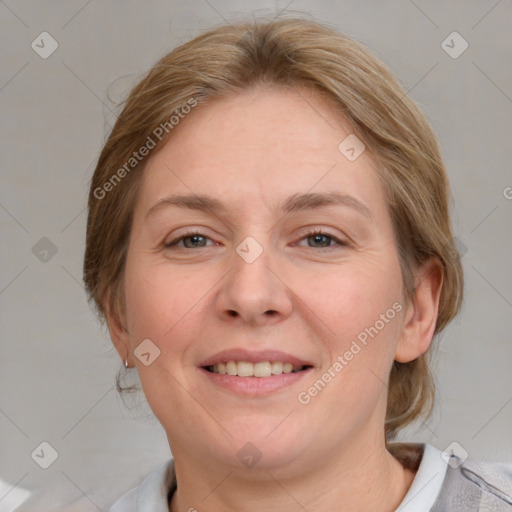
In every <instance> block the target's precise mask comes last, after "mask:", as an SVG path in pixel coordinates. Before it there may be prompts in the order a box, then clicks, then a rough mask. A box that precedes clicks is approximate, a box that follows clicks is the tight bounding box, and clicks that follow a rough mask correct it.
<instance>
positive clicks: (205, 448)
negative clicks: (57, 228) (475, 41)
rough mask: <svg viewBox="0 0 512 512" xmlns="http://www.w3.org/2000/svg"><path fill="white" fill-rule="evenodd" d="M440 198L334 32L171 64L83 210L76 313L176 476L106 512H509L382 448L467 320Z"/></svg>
mask: <svg viewBox="0 0 512 512" xmlns="http://www.w3.org/2000/svg"><path fill="white" fill-rule="evenodd" d="M448 198H449V188H448V183H447V179H446V174H445V169H444V166H443V162H442V160H441V157H440V153H439V150H438V146H437V143H436V140H435V137H434V135H433V133H432V130H431V128H430V127H429V125H428V123H427V121H426V120H425V118H424V116H423V115H422V114H421V112H420V111H419V109H418V108H417V107H416V105H415V104H414V103H413V102H412V101H411V100H410V99H409V98H408V97H407V95H406V93H405V91H404V90H403V88H402V87H401V86H400V85H399V84H398V83H397V81H396V79H395V78H394V77H393V76H392V75H391V74H390V72H389V71H388V70H387V69H386V68H385V67H384V66H383V64H381V63H380V62H379V61H378V60H377V59H376V58H375V57H373V56H372V55H371V54H370V53H369V52H368V51H367V50H365V49H364V48H362V47H361V46H360V45H358V44H356V43H355V42H353V41H352V40H350V39H349V38H347V37H344V36H342V35H340V34H338V33H337V32H335V31H333V30H331V29H330V28H328V27H326V26H322V25H320V24H317V23H314V22H311V21H306V20H299V19H289V20H279V21H271V22H247V23H238V24H236V25H228V26H221V27H218V28H216V29H213V30H211V31H209V32H207V33H205V34H202V35H200V36H199V37H197V38H195V39H194V40H192V41H190V42H188V43H186V44H184V45H182V46H180V47H179V48H177V49H175V50H174V51H172V52H171V53H170V54H168V55H166V56H165V57H164V58H163V59H161V60H160V61H159V62H158V63H157V64H156V65H155V66H154V67H153V68H152V69H151V70H150V71H149V73H148V74H147V76H145V77H144V78H143V79H142V80H141V81H140V82H139V83H138V85H137V86H136V87H135V88H134V89H133V91H132V92H131V94H130V96H129V98H128V99H127V101H126V104H125V106H124V109H123V111H122V112H121V114H120V116H119V118H118V119H117V122H116V124H115V126H114V128H113V130H112V133H111V134H110V137H109V139H108V140H107V142H106V144H105V147H104V148H103V151H102V153H101V155H100V158H99V161H98V164H97V167H96V170H95V173H94V176H93V178H92V183H91V188H90V195H89V217H88V224H87V247H86V253H85V262H84V280H85V283H86V286H87V290H88V293H89V295H90V297H91V299H92V300H93V301H94V303H95V306H96V307H97V310H98V312H99V315H100V318H102V319H103V318H104V319H105V320H106V322H107V325H108V328H109V331H110V335H111V338H112V341H113V343H114V345H115V347H116V349H117V351H118V353H119V355H120V357H121V358H122V360H123V361H124V362H125V366H126V367H136V368H137V371H138V374H139V377H140V380H141V383H142V387H143V390H144V393H145V395H146V398H147V400H148V402H149V404H150V406H151V408H152V410H153V412H154V414H155V415H156V417H157V418H158V420H159V421H160V423H161V424H162V426H163V428H164V429H165V432H166V434H167V438H168V441H169V446H170V449H171V452H172V454H173V460H172V461H169V463H167V464H165V465H164V466H162V467H160V468H157V469H156V470H155V471H154V472H153V473H152V474H151V475H149V476H148V478H147V479H146V480H145V481H144V482H143V483H142V484H141V485H140V486H139V487H137V488H135V489H133V490H132V491H130V492H128V493H127V494H125V495H124V496H123V497H121V498H120V499H119V500H118V501H117V502H116V503H115V504H114V506H113V507H112V509H111V511H112V512H117V511H121V510H122V511H135V510H137V511H146V512H149V511H164V510H169V511H172V512H177V511H194V510H198V511H205V510H207V511H209V512H216V511H227V510H244V511H255V510H279V511H282V510H317V511H333V510H344V511H359V510H374V511H383V512H384V511H392V510H400V511H402V512H404V511H409V512H410V511H413V510H422V511H426V510H430V511H436V512H437V511H441V510H443V511H444V510H464V511H468V510H481V509H479V508H478V507H482V506H487V507H488V508H489V509H492V510H510V506H511V505H512V498H511V494H510V482H511V477H510V474H508V475H506V474H504V473H499V472H498V471H497V468H495V467H490V466H486V465H482V464H480V465H478V464H477V465H476V466H471V463H470V462H469V461H463V460H462V459H461V458H459V457H457V456H456V455H451V456H450V454H447V453H442V452H441V451H440V450H438V449H437V448H435V447H433V446H431V445H428V444H427V445H422V444H413V443H392V442H391V441H392V440H393V439H394V437H395V436H396V433H397V432H398V431H399V430H400V429H401V428H403V427H404V426H406V425H407V424H409V423H410V422H411V421H413V420H414V419H416V418H418V417H420V416H421V415H422V414H423V415H424V416H428V414H429V413H430V411H431V408H432V401H433V389H434V388H433V382H432V378H431V374H430V371H429V353H430V352H429V347H430V345H431V343H432V338H433V336H434V335H435V334H436V333H439V332H440V331H441V330H442V329H443V328H444V327H445V326H446V325H447V324H448V323H449V322H450V320H451V319H452V318H453V317H454V316H455V315H456V313H457V311H458V310H459V308H460V304H461V300H462V291H463V277H462V270H461V264H460V259H459V255H458V253H457V251H456V249H455V246H454V242H453V236H452V231H451V227H450V219H449V212H448ZM475 468H476V469H475ZM489 475H490V477H489ZM489 478H490V479H489ZM490 507H494V508H490Z"/></svg>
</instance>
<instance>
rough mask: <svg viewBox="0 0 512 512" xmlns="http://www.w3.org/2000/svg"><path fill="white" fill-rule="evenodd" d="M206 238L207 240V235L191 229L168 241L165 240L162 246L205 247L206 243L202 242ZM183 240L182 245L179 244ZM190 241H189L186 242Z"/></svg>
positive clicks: (181, 247) (180, 247)
mask: <svg viewBox="0 0 512 512" xmlns="http://www.w3.org/2000/svg"><path fill="white" fill-rule="evenodd" d="M206 240H209V238H208V237H206V236H204V235H203V234H202V233H200V232H198V231H192V232H189V233H185V234H184V235H182V236H180V237H178V238H175V239H174V240H171V241H170V242H167V243H166V244H164V247H166V248H169V247H177V248H179V249H194V248H201V247H206V245H204V244H203V242H205V241H206ZM182 241H183V244H184V245H183V246H180V245H179V244H180V242H182ZM188 241H190V243H188Z"/></svg>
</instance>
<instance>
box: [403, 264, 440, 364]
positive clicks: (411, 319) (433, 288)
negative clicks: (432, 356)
mask: <svg viewBox="0 0 512 512" xmlns="http://www.w3.org/2000/svg"><path fill="white" fill-rule="evenodd" d="M442 285H443V269H442V267H441V264H440V263H439V261H438V260H437V259H435V258H431V259H429V260H427V261H426V262H425V263H424V264H423V265H422V266H421V267H420V269H419V271H418V272H417V274H416V289H415V292H414V297H413V300H412V302H411V303H410V304H409V305H408V307H407V308H406V313H405V317H404V325H403V328H402V332H401V334H400V339H399V340H398V344H397V347H396V352H395V361H398V362H399V363H408V362H410V361H413V360H414V359H417V358H418V357H419V356H421V355H422V354H423V353H425V352H426V351H427V349H428V348H429V346H430V344H431V343H432V338H433V337H434V330H435V327H436V321H437V313H438V311H439V297H440V295H441V288H442Z"/></svg>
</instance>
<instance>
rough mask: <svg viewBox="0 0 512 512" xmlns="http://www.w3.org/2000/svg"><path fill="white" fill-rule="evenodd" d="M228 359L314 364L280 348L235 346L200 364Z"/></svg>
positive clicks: (212, 363)
mask: <svg viewBox="0 0 512 512" xmlns="http://www.w3.org/2000/svg"><path fill="white" fill-rule="evenodd" d="M228 361H247V362H248V363H262V362H265V361H270V362H272V361H280V362H283V363H291V364H293V366H313V364H312V363H311V362H310V361H306V360H305V359H301V358H299V357H296V356H293V355H291V354H287V353H286V352H282V351H280V350H254V351H253V350H251V351H250V350H246V349H242V348H233V349H228V350H223V351H221V352H217V353H216V354H214V355H212V356H210V357H208V358H207V359H204V360H203V361H201V362H200V363H199V366H201V367H204V366H213V365H215V364H218V363H227V362H228Z"/></svg>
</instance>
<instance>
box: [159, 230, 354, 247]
mask: <svg viewBox="0 0 512 512" xmlns="http://www.w3.org/2000/svg"><path fill="white" fill-rule="evenodd" d="M198 235H199V236H201V237H202V238H205V239H208V240H209V238H208V237H207V236H204V234H203V233H201V232H200V231H189V232H187V233H185V234H183V235H181V236H179V237H177V238H175V239H173V240H171V241H170V242H168V243H165V244H164V248H166V249H169V248H171V247H174V246H177V244H178V243H179V242H181V241H182V240H184V239H185V238H190V237H193V236H198ZM317 235H322V236H325V237H327V238H330V239H331V240H333V241H334V242H336V243H337V244H338V245H339V246H341V247H346V246H348V245H349V244H348V243H347V242H344V241H343V240H340V239H339V238H337V237H335V236H334V235H331V234H330V233H327V232H325V231H322V230H321V229H314V230H313V231H310V232H308V233H306V234H305V235H304V236H303V237H302V238H301V240H304V239H306V238H309V237H312V236H317ZM333 247H335V245H329V246H327V247H319V249H331V248H333ZM308 248H309V249H315V247H308ZM178 249H184V250H194V249H193V248H190V247H179V248H178ZM198 249H203V247H198Z"/></svg>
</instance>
